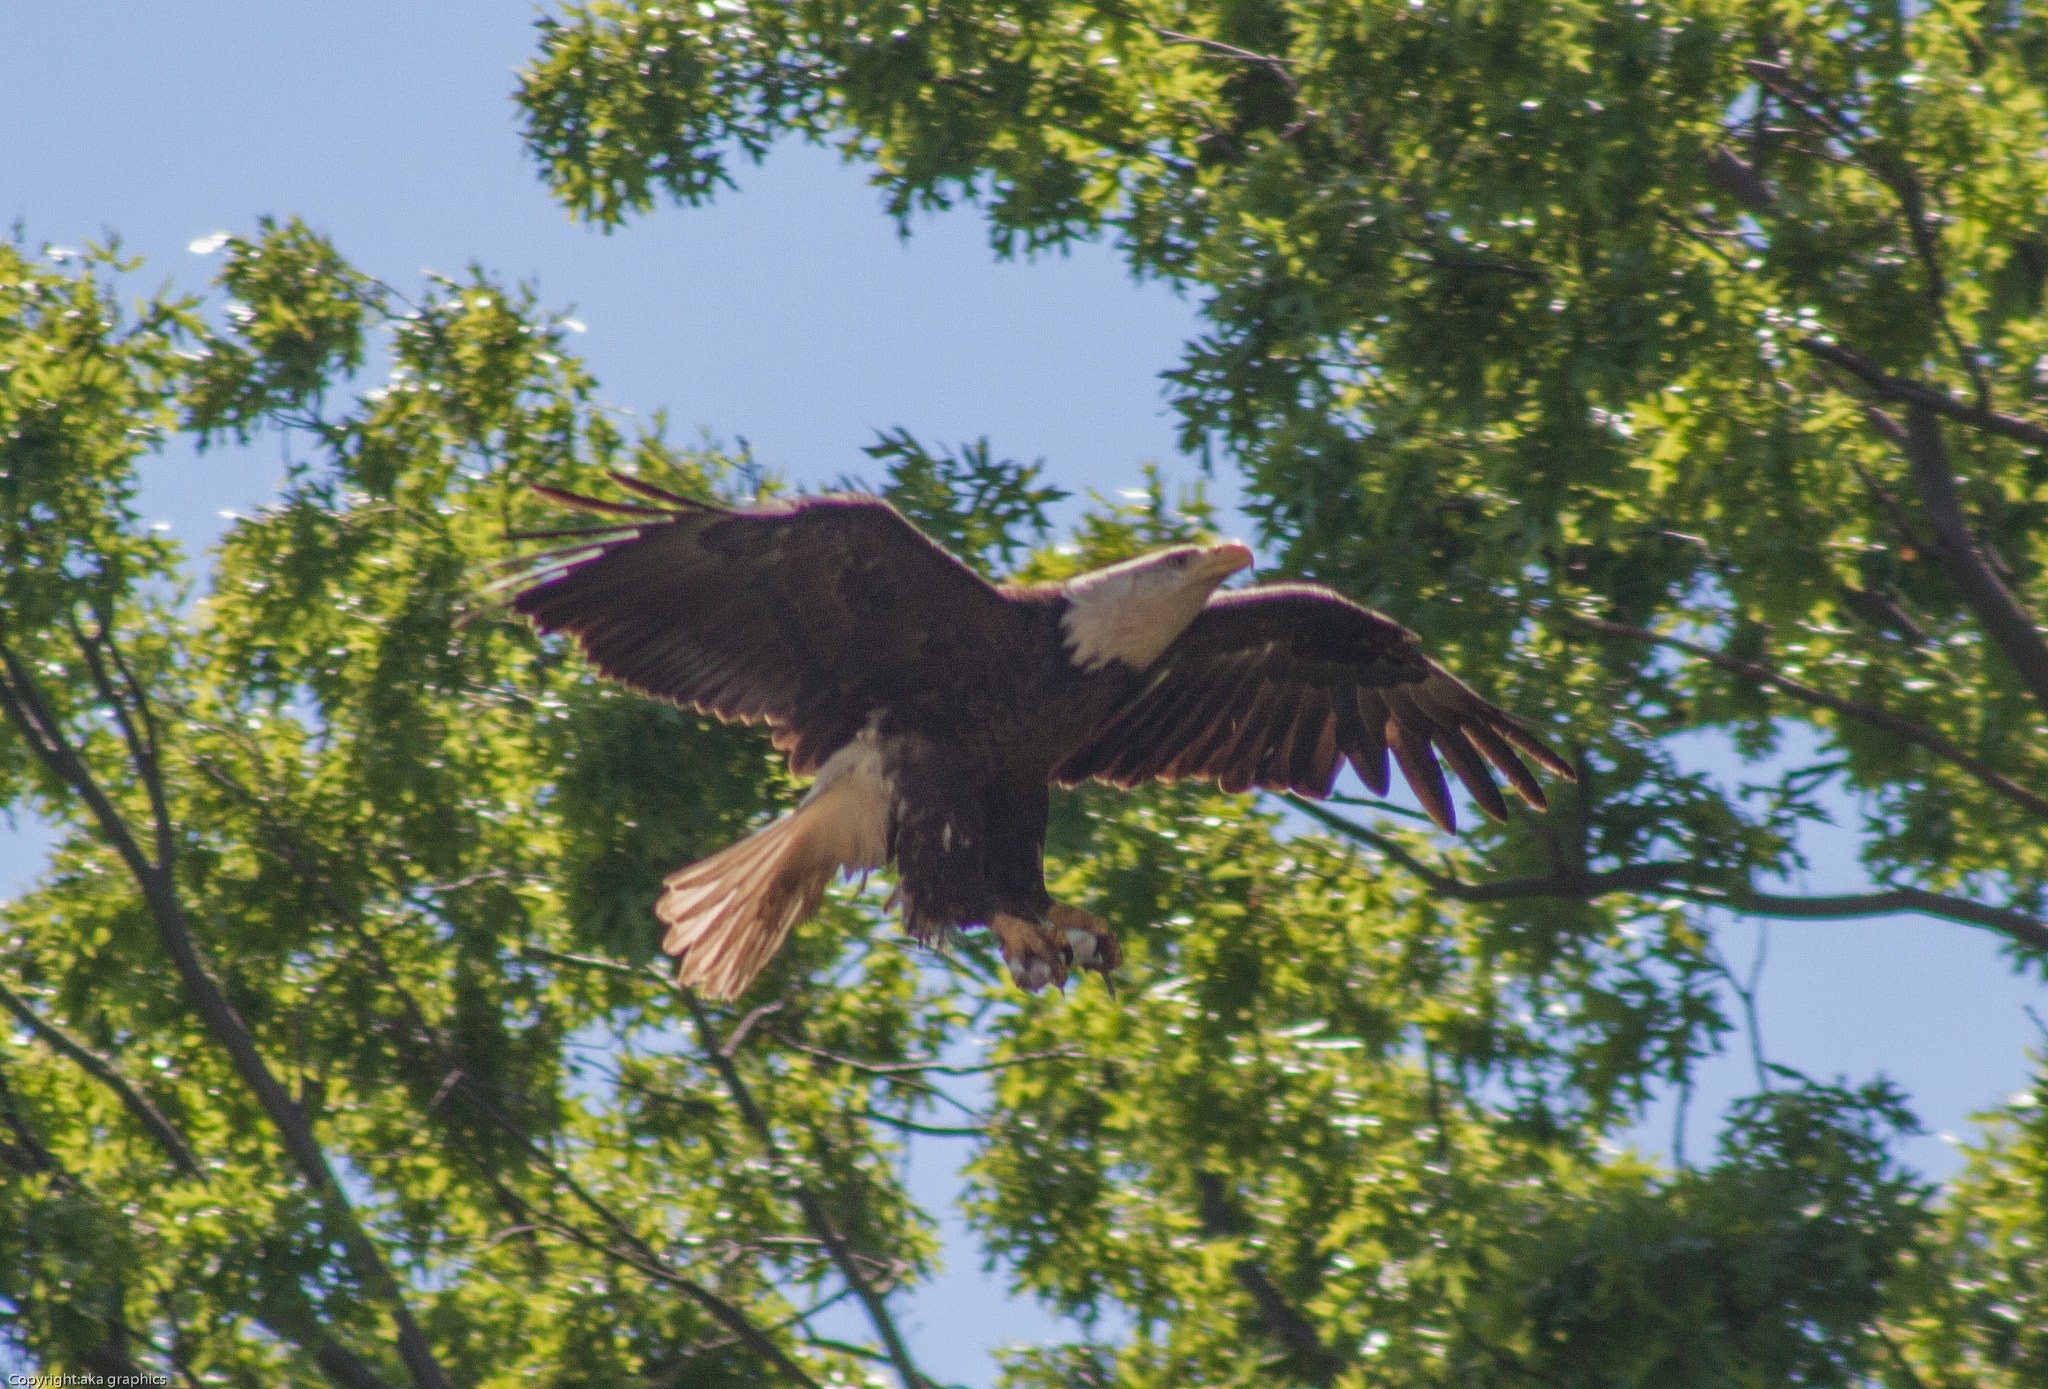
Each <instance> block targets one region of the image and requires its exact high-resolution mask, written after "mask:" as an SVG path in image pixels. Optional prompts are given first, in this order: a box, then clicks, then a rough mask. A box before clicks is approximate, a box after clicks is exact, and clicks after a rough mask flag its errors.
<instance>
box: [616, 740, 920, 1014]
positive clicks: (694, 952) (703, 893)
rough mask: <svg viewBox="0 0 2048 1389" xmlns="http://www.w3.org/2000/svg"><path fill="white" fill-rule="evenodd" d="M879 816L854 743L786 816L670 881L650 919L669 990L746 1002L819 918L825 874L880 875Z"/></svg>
mask: <svg viewBox="0 0 2048 1389" xmlns="http://www.w3.org/2000/svg"><path fill="white" fill-rule="evenodd" d="M888 813H889V789H888V785H887V782H886V780H885V778H884V777H883V775H882V766H881V757H880V754H879V752H878V751H877V749H876V747H875V745H874V743H873V742H872V741H871V740H870V739H868V738H866V737H862V738H859V739H856V740H855V741H854V742H852V743H850V744H848V745H847V746H846V747H843V748H841V749H840V750H839V751H838V752H836V753H834V754H833V755H832V757H831V759H830V760H829V761H827V762H826V764H825V765H824V767H823V768H821V769H820V771H819V773H818V780H817V783H816V784H815V785H813V786H812V787H811V793H810V794H809V795H808V796H806V797H804V801H803V804H802V805H799V806H798V807H797V808H796V809H795V810H793V811H791V812H790V813H789V814H787V815H785V816H783V817H782V818H781V819H780V820H777V821H776V822H775V823H774V824H772V825H770V826H768V827H767V828H766V829H763V830H758V831H756V832H755V833H753V834H750V835H748V836H747V837H746V838H745V839H742V840H740V841H739V843H737V844H733V845H729V846H728V847H726V848H724V849H721V850H719V851H718V852H717V853H715V854H713V855H712V856H711V857H709V858H706V859H699V860H698V861H697V862H695V863H693V864H690V865H688V866H687V867H684V868H678V869H677V870H676V871H675V872H673V873H671V874H669V875H668V877H667V878H665V879H664V880H663V882H662V888H663V891H662V894H661V896H660V898H658V899H657V900H656V901H655V904H654V914H655V916H657V917H658V918H660V919H661V921H662V922H663V924H665V925H666V926H667V927H668V932H667V934H666V935H664V936H663V937H662V941H661V948H662V950H663V951H664V952H665V953H667V954H670V955H673V956H675V957H676V979H677V981H678V982H680V983H683V984H687V985H688V986H690V987H691V988H693V989H695V990H697V991H698V992H699V993H701V994H703V995H704V996H705V997H706V998H714V999H732V998H738V997H739V996H740V995H741V994H742V993H745V992H746V989H747V986H748V985H749V984H751V983H753V982H754V976H755V975H757V974H759V973H760V972H761V970H762V967H763V966H765V965H766V964H767V963H768V961H769V960H771V959H773V958H774V956H775V952H776V951H777V950H779V949H781V948H782V942H783V941H784V940H786V939H788V937H789V933H790V931H791V929H792V928H794V927H795V926H796V924H797V923H798V922H800V921H803V920H805V919H806V918H808V917H809V916H811V915H812V913H814V912H816V911H817V910H818V904H819V902H821V901H822V900H823V899H824V896H825V888H826V886H827V884H829V883H830V882H831V881H832V876H833V874H835V873H838V872H839V871H840V870H842V869H845V870H849V871H852V872H865V871H866V870H868V869H870V868H879V867H881V866H882V861H883V859H884V857H885V856H886V854H887V852H888V850H887V844H888Z"/></svg>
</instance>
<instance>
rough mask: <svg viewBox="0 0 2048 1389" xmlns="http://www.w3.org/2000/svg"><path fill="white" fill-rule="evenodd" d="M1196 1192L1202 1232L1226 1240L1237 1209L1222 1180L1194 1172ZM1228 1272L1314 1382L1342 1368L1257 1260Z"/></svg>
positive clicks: (1238, 1261)
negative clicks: (1298, 1358)
mask: <svg viewBox="0 0 2048 1389" xmlns="http://www.w3.org/2000/svg"><path fill="white" fill-rule="evenodd" d="M1195 1193H1196V1197H1197V1199H1198V1202H1199V1212H1200V1215H1201V1218H1202V1233H1203V1234H1205V1235H1207V1236H1208V1237H1209V1238H1210V1239H1228V1238H1230V1237H1231V1235H1233V1234H1234V1233H1236V1230H1237V1226H1238V1223H1239V1222H1238V1218H1237V1212H1236V1211H1235V1210H1233V1209H1232V1207H1231V1204H1230V1200H1229V1197H1228V1195H1227V1194H1226V1193H1225V1192H1224V1189H1223V1179H1222V1178H1221V1177H1219V1176H1218V1175H1216V1173H1214V1172H1209V1171H1197V1172H1196V1173H1195ZM1230 1275H1231V1277H1233V1278H1235V1279H1236V1280H1237V1285H1238V1286H1239V1287H1241V1288H1243V1289H1244V1290H1245V1293H1246V1295H1248V1296H1249V1297H1250V1298H1251V1300H1252V1303H1253V1305H1255V1306H1256V1307H1257V1308H1258V1309H1259V1318H1260V1320H1262V1321H1264V1322H1265V1323H1266V1329H1267V1330H1268V1331H1270V1332H1272V1333H1273V1336H1274V1339H1276V1340H1278V1341H1279V1342H1280V1343H1281V1344H1282V1345H1284V1346H1286V1347H1287V1348H1288V1349H1289V1350H1291V1351H1293V1352H1294V1353H1295V1355H1296V1356H1298V1357H1300V1359H1301V1361H1302V1363H1303V1365H1304V1366H1305V1367H1306V1368H1307V1370H1308V1372H1309V1374H1310V1375H1311V1376H1312V1377H1313V1378H1314V1379H1315V1380H1316V1382H1317V1383H1322V1384H1327V1383H1328V1382H1329V1381H1330V1380H1332V1379H1334V1378H1336V1376H1337V1372H1338V1371H1339V1370H1341V1369H1343V1367H1344V1362H1343V1360H1342V1359H1341V1358H1340V1357H1338V1356H1336V1355H1333V1354H1332V1353H1331V1352H1330V1350H1329V1349H1328V1348H1327V1347H1326V1346H1324V1345H1323V1339H1322V1337H1321V1336H1319V1335H1317V1334H1316V1329H1315V1326H1314V1325H1313V1324H1312V1323H1310V1321H1309V1319H1308V1318H1307V1317H1305V1316H1303V1315H1302V1314H1301V1313H1300V1312H1299V1311H1297V1310H1295V1308H1294V1306H1293V1304H1291V1303H1289V1302H1288V1300H1287V1298H1286V1296H1285V1295H1284V1294H1283V1293H1282V1292H1281V1291H1280V1289H1278V1288H1276V1287H1275V1286H1273V1280H1272V1279H1270V1278H1268V1277H1267V1276H1266V1271H1265V1269H1264V1268H1262V1267H1260V1265H1259V1262H1258V1260H1256V1259H1233V1260H1232V1261H1231V1264H1230Z"/></svg>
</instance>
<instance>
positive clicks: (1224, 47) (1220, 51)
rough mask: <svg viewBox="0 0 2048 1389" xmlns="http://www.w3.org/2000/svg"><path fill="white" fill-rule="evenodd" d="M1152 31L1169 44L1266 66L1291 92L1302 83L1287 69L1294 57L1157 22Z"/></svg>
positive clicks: (1257, 65) (1297, 88)
mask: <svg viewBox="0 0 2048 1389" xmlns="http://www.w3.org/2000/svg"><path fill="white" fill-rule="evenodd" d="M1152 32H1153V33H1154V34H1155V35H1157V36H1158V37H1159V38H1160V39H1161V40H1162V41H1163V42H1165V43H1168V44H1189V45H1192V46H1193V47H1195V48H1199V49H1201V50H1202V51H1203V52H1204V53H1211V54H1214V55H1215V56H1216V57H1219V58H1232V59H1235V60H1236V61H1238V62H1240V63H1251V64H1253V65H1254V66H1256V67H1262V68H1265V69H1266V70H1267V71H1268V72H1270V73H1272V74H1273V75H1274V76H1275V77H1277V78H1279V79H1280V80H1281V81H1282V82H1283V83H1285V84H1286V86H1287V90H1288V91H1290V92H1292V91H1297V90H1299V88H1300V85H1301V84H1300V83H1298V82H1296V81H1295V78H1294V74H1293V73H1291V72H1289V71H1288V70H1287V69H1288V68H1289V67H1290V66H1291V65H1292V64H1293V62H1294V60H1293V59H1292V58H1282V57H1279V56H1277V55H1276V54H1272V53H1254V52H1252V51H1251V50H1250V49H1249V48H1239V47H1238V46H1237V45H1235V44H1229V43H1224V42H1223V41H1222V40H1221V39H1205V38H1203V37H1202V36H1201V35H1200V34H1183V33H1180V32H1178V31H1177V30H1173V29H1162V28H1160V27H1159V26H1158V25H1157V24H1155V25H1153V26H1152Z"/></svg>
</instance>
